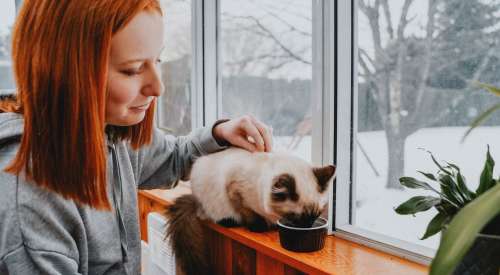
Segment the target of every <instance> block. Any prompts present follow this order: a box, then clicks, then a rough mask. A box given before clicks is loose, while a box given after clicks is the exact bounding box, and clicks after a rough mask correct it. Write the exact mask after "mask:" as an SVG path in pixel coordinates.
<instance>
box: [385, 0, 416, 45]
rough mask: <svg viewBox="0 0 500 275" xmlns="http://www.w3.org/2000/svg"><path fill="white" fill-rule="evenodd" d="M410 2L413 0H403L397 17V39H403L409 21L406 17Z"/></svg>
mask: <svg viewBox="0 0 500 275" xmlns="http://www.w3.org/2000/svg"><path fill="white" fill-rule="evenodd" d="M386 1H387V0H386ZM412 3H413V0H405V3H404V4H403V9H402V11H401V16H400V17H399V24H398V39H403V35H404V32H405V29H406V26H407V25H408V22H410V21H409V20H407V19H406V18H407V17H408V10H409V9H410V6H411V4H412Z"/></svg>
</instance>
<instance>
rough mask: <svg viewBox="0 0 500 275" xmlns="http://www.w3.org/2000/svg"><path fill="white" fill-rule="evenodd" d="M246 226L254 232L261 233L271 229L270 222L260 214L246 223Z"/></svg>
mask: <svg viewBox="0 0 500 275" xmlns="http://www.w3.org/2000/svg"><path fill="white" fill-rule="evenodd" d="M246 227H247V228H248V230H250V231H252V232H258V233H261V232H265V231H269V224H268V223H267V221H266V220H265V219H264V218H262V217H260V216H258V217H257V218H255V219H254V220H253V221H252V222H250V223H248V224H247V225H246Z"/></svg>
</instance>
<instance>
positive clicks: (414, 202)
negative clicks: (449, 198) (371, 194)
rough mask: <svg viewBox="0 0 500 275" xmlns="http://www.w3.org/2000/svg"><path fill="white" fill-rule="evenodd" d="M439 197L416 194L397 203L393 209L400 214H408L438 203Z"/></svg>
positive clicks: (424, 209)
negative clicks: (399, 203)
mask: <svg viewBox="0 0 500 275" xmlns="http://www.w3.org/2000/svg"><path fill="white" fill-rule="evenodd" d="M440 202H441V199H439V198H435V197H431V196H416V197H413V198H411V199H409V200H407V201H406V202H404V203H402V204H401V205H399V206H398V207H397V208H396V209H395V211H396V213H398V214H400V215H410V214H415V213H418V212H423V211H427V210H429V208H431V207H433V206H435V205H437V204H439V203H440Z"/></svg>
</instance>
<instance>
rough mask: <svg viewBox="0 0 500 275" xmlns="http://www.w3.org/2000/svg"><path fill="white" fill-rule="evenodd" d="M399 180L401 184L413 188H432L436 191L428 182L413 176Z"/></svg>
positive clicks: (431, 189)
mask: <svg viewBox="0 0 500 275" xmlns="http://www.w3.org/2000/svg"><path fill="white" fill-rule="evenodd" d="M399 182H400V183H401V185H403V186H405V187H408V188H412V189H425V190H430V191H434V188H432V187H431V186H430V185H429V184H428V183H426V182H423V181H419V180H417V179H415V178H411V177H401V178H399Z"/></svg>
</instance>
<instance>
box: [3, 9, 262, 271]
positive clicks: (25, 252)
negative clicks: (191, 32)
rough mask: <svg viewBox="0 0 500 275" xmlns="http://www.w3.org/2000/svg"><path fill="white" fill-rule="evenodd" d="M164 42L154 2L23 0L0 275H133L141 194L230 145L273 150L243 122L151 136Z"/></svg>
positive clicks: (7, 122)
mask: <svg viewBox="0 0 500 275" xmlns="http://www.w3.org/2000/svg"><path fill="white" fill-rule="evenodd" d="M162 43H163V22H162V12H161V10H160V7H159V4H158V2H157V0H120V1H118V0H98V1H97V0H92V1H91V0H78V1H76V0H67V1H56V0H28V1H25V3H24V5H23V7H22V9H21V11H20V12H19V15H18V18H17V21H16V24H15V27H14V33H13V47H12V48H13V64H14V74H15V78H16V84H17V88H18V91H17V100H12V99H11V100H6V101H4V102H3V103H2V104H0V109H1V111H0V168H1V171H0V194H2V195H1V196H0V274H139V273H140V237H139V226H138V213H137V188H139V189H150V188H170V187H172V186H173V185H174V183H175V182H176V181H177V180H178V179H186V178H187V176H188V173H189V168H190V167H191V164H192V163H193V161H194V160H195V159H196V158H197V157H199V156H201V155H204V154H209V153H212V152H215V151H218V150H222V149H223V148H225V147H226V146H227V145H230V144H232V145H235V146H239V147H243V148H245V149H247V150H250V151H269V150H270V149H271V137H270V132H269V130H268V127H266V126H265V125H264V124H262V123H261V122H259V121H257V120H256V119H254V118H252V117H249V116H244V117H241V118H238V119H233V120H222V121H218V122H216V123H215V124H214V125H212V126H211V127H207V128H203V129H198V130H196V131H194V132H193V133H191V134H190V135H189V136H186V137H178V138H174V137H172V136H166V135H164V134H162V133H161V132H160V131H159V130H157V129H155V128H154V127H153V114H154V107H155V103H156V97H158V96H159V95H160V94H161V92H162V89H163V87H162V84H161V81H160V78H159V75H160V74H159V68H158V65H159V61H158V58H159V56H160V52H161V49H162V48H163V44H162ZM173 43H175V42H173ZM247 137H251V138H252V139H251V140H253V141H255V142H249V139H248V138H247Z"/></svg>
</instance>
